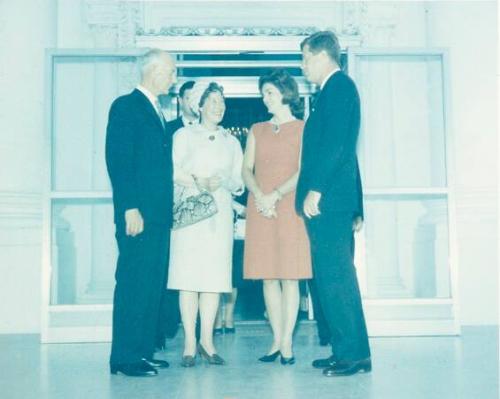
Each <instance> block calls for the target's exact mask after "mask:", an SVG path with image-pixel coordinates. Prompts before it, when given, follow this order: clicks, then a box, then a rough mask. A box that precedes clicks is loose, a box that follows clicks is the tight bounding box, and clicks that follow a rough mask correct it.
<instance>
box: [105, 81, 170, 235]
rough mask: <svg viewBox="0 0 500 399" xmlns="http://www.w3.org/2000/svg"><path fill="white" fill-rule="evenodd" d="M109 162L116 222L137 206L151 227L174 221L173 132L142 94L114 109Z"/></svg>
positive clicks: (118, 102) (108, 143) (120, 100)
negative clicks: (151, 224)
mask: <svg viewBox="0 0 500 399" xmlns="http://www.w3.org/2000/svg"><path fill="white" fill-rule="evenodd" d="M106 164H107V167H108V173H109V177H110V179H111V185H112V188H113V203H114V209H115V223H116V224H117V225H121V224H123V225H124V223H125V211H126V210H127V209H132V208H138V209H139V211H140V212H141V214H142V217H143V219H144V225H145V228H147V226H148V224H150V223H153V224H161V225H165V226H171V223H172V202H173V198H172V197H173V195H172V191H173V183H172V178H173V176H172V134H171V133H168V132H167V130H166V129H164V128H163V126H162V124H161V121H160V119H159V118H158V115H157V113H156V111H155V109H154V107H153V105H152V104H151V103H150V102H149V100H148V99H147V98H146V96H145V95H144V94H142V93H141V92H140V91H139V90H137V89H136V90H134V91H133V92H132V93H130V94H127V95H125V96H122V97H119V98H117V99H116V100H115V101H114V102H113V104H112V105H111V109H110V111H109V121H108V127H107V133H106Z"/></svg>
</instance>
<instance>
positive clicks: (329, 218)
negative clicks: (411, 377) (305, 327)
mask: <svg viewBox="0 0 500 399" xmlns="http://www.w3.org/2000/svg"><path fill="white" fill-rule="evenodd" d="M352 221H353V214H352V213H351V212H325V213H322V214H321V215H318V216H316V217H313V218H311V219H306V227H307V232H308V235H309V241H310V244H311V256H312V265H313V275H314V277H313V280H312V284H313V285H314V288H313V291H314V292H315V294H316V297H317V300H318V302H319V304H320V306H321V310H322V312H323V316H324V319H325V322H326V324H327V326H328V330H329V331H330V333H331V344H332V351H333V355H334V357H335V358H336V359H337V360H346V361H355V360H361V359H365V358H367V357H370V347H369V343H368V334H367V330H366V323H365V317H364V314H363V307H362V303H361V295H360V292H359V286H358V280H357V276H356V269H355V267H354V257H353V248H354V233H353V231H352Z"/></svg>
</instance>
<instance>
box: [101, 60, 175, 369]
mask: <svg viewBox="0 0 500 399" xmlns="http://www.w3.org/2000/svg"><path fill="white" fill-rule="evenodd" d="M141 79H142V80H141V84H140V85H139V86H137V88H136V89H135V90H134V91H132V93H130V94H127V95H124V96H122V97H119V98H118V99H116V100H115V101H114V102H113V104H112V105H111V109H110V111H109V121H108V127H107V134H106V164H107V167H108V173H109V177H110V180H111V185H112V188H113V204H114V218H115V225H116V240H117V242H118V253H119V254H118V263H117V267H116V275H115V278H116V286H115V293H114V301H113V337H112V345H111V358H110V370H111V373H112V374H117V373H122V374H125V375H129V376H140V377H142V376H148V375H156V374H157V373H158V372H157V368H158V367H163V368H166V367H168V363H167V362H166V361H163V360H158V359H153V352H154V344H155V334H156V328H157V325H158V315H159V307H160V299H161V294H162V292H163V290H164V289H165V280H166V271H167V262H168V246H169V241H170V227H171V223H172V201H173V198H172V197H173V195H172V191H173V183H172V178H173V176H172V169H173V168H172V135H171V134H170V133H168V132H167V130H166V122H165V120H164V119H163V115H162V114H161V111H160V108H159V103H158V95H159V94H166V93H167V92H168V90H169V88H170V87H171V85H172V84H174V83H175V81H176V69H175V63H174V60H173V59H172V58H171V57H170V55H168V54H167V53H165V52H164V51H161V50H151V51H149V52H148V53H147V54H145V55H144V56H143V57H142V59H141Z"/></svg>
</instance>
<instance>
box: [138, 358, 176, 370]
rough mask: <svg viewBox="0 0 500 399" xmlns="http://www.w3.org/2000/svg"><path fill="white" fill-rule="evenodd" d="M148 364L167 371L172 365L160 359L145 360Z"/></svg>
mask: <svg viewBox="0 0 500 399" xmlns="http://www.w3.org/2000/svg"><path fill="white" fill-rule="evenodd" d="M143 360H144V361H145V362H146V363H148V364H149V365H150V366H153V367H156V368H159V369H166V368H168V367H170V364H168V362H167V361H166V360H160V359H143Z"/></svg>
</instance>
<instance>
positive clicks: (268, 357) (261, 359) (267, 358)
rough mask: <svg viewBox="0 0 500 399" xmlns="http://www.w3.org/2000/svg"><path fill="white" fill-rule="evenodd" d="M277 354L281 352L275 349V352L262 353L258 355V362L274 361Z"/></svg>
mask: <svg viewBox="0 0 500 399" xmlns="http://www.w3.org/2000/svg"><path fill="white" fill-rule="evenodd" d="M279 355H281V352H280V351H279V350H277V351H276V352H273V353H271V354H270V355H264V356H262V357H259V362H264V363H271V362H274V361H275V360H276V359H277V358H278V356H279Z"/></svg>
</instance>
